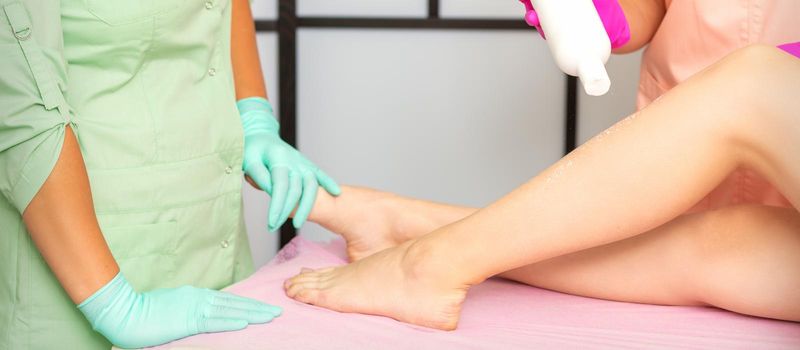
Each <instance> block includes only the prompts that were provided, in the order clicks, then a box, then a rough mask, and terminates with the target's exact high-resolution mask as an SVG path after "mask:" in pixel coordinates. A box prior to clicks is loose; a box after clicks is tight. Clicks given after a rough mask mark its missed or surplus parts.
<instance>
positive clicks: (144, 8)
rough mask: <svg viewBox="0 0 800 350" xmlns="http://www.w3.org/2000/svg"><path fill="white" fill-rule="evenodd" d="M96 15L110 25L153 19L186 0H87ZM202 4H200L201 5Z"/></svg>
mask: <svg viewBox="0 0 800 350" xmlns="http://www.w3.org/2000/svg"><path fill="white" fill-rule="evenodd" d="M85 1H86V7H87V8H88V9H89V12H91V13H92V14H93V15H94V16H95V17H97V18H98V19H100V20H101V21H103V22H106V23H108V24H110V25H123V24H131V23H136V22H141V21H147V20H151V19H152V18H153V17H154V16H156V15H160V14H163V13H165V12H168V11H171V10H174V9H176V8H178V7H180V6H181V5H182V3H183V2H184V0H85ZM199 6H200V5H198V7H199Z"/></svg>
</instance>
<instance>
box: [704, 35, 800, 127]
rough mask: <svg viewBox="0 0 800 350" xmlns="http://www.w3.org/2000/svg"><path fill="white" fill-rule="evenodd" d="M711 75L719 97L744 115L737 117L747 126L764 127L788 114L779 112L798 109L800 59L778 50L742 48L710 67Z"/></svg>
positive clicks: (754, 47) (770, 47)
mask: <svg viewBox="0 0 800 350" xmlns="http://www.w3.org/2000/svg"><path fill="white" fill-rule="evenodd" d="M708 74H709V75H710V77H709V79H711V80H713V81H714V82H715V84H714V87H716V88H718V89H720V90H721V91H719V94H718V96H720V98H722V99H723V100H724V103H730V104H731V106H733V107H735V108H736V110H738V111H740V112H742V113H737V114H738V115H741V116H743V117H744V118H747V120H746V121H745V122H758V123H761V124H764V123H766V122H767V121H769V118H772V117H780V116H782V115H784V114H786V113H779V112H778V110H786V108H785V107H786V105H787V104H789V103H794V104H795V107H797V102H796V101H797V100H798V99H797V96H796V93H797V87H798V85H797V84H798V83H797V82H798V81H800V59H797V58H795V57H793V56H791V55H789V54H787V53H785V52H783V51H782V50H780V49H778V48H776V47H773V46H768V45H761V44H756V45H749V46H746V47H743V48H741V49H738V50H736V51H734V52H732V53H731V54H729V55H728V56H726V57H725V58H723V59H722V60H720V61H719V62H717V64H715V65H713V66H711V67H710V68H709V71H708ZM776 107H777V108H776ZM748 117H749V118H748ZM783 121H785V120H783ZM776 122H778V120H776Z"/></svg>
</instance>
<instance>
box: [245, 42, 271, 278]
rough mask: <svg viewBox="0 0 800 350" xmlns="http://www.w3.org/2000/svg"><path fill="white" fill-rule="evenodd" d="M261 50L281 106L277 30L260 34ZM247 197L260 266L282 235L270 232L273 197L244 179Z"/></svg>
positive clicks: (249, 227) (254, 249) (250, 231)
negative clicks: (268, 229) (268, 222)
mask: <svg viewBox="0 0 800 350" xmlns="http://www.w3.org/2000/svg"><path fill="white" fill-rule="evenodd" d="M256 40H257V42H258V51H259V56H260V58H261V69H263V70H264V79H265V80H266V82H267V89H268V91H269V97H270V100H271V101H272V103H273V105H274V106H275V107H276V108H277V107H278V79H277V77H278V65H277V62H278V56H277V49H278V37H277V35H275V34H273V33H267V34H258V35H257V36H256ZM242 188H243V193H242V196H243V200H244V218H245V225H246V226H247V234H248V236H249V237H250V249H251V250H252V252H253V261H254V262H255V264H256V266H261V265H264V264H265V263H266V262H267V261H269V259H271V258H272V256H273V255H275V252H276V251H277V247H278V235H277V234H272V233H268V232H267V204H268V202H269V198H268V197H267V195H266V194H265V193H264V192H262V191H259V190H256V189H254V188H253V187H252V186H250V184H249V183H247V182H246V181H243V182H242Z"/></svg>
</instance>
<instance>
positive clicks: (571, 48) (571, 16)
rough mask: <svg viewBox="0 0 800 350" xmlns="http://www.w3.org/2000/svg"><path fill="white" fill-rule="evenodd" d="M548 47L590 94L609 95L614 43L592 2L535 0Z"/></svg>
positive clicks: (564, 70) (585, 0)
mask: <svg viewBox="0 0 800 350" xmlns="http://www.w3.org/2000/svg"><path fill="white" fill-rule="evenodd" d="M531 3H532V4H533V8H535V9H536V13H537V14H538V16H539V22H540V23H541V26H542V30H543V31H544V34H545V36H547V45H548V46H549V47H550V51H551V52H552V54H553V58H554V59H555V61H556V64H558V67H559V68H561V70H562V71H563V72H564V73H567V74H569V75H572V76H577V77H578V78H580V80H581V83H582V84H583V89H584V90H585V91H586V93H587V94H589V95H592V96H600V95H603V94H605V93H606V92H608V89H609V88H610V87H611V81H610V80H609V78H608V73H607V72H606V67H605V63H606V62H607V61H608V57H609V56H610V55H611V42H610V41H609V39H608V34H606V30H605V28H604V27H603V23H602V22H601V21H600V16H599V15H598V14H597V10H596V9H595V7H594V4H593V3H592V0H532V1H531Z"/></svg>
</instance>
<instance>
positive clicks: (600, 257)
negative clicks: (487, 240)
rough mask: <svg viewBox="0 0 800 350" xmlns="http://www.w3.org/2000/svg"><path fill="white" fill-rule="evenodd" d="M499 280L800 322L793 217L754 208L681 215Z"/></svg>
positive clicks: (798, 228) (799, 236) (789, 211)
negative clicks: (667, 221) (632, 235)
mask: <svg viewBox="0 0 800 350" xmlns="http://www.w3.org/2000/svg"><path fill="white" fill-rule="evenodd" d="M501 276H502V277H505V278H508V279H512V280H515V281H519V282H522V283H525V284H529V285H533V286H537V287H542V288H547V289H552V290H556V291H560V292H564V293H570V294H576V295H581V296H588V297H594V298H601V299H609V300H616V301H627V302H636V303H648V304H662V305H713V306H717V307H720V308H724V309H728V310H731V311H735V312H739V313H744V314H749V315H754V316H761V317H769V318H778V319H786V320H793V321H800V214H798V212H797V211H796V210H794V209H793V208H776V207H768V206H760V205H752V206H731V207H725V208H722V209H719V210H715V211H707V212H702V213H694V214H689V215H685V216H681V217H678V218H676V219H675V220H673V221H671V222H669V223H667V224H665V225H662V226H660V227H658V228H656V229H654V230H651V231H649V232H646V233H644V234H641V235H638V236H634V237H631V238H628V239H624V240H621V241H617V242H614V243H610V244H606V245H603V246H600V247H595V248H590V249H586V250H583V251H579V252H575V253H572V254H567V255H563V256H559V257H555V258H552V259H548V260H545V261H542V262H538V263H535V264H531V265H528V266H525V267H521V268H518V269H515V270H511V271H508V272H505V273H503V274H501Z"/></svg>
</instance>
